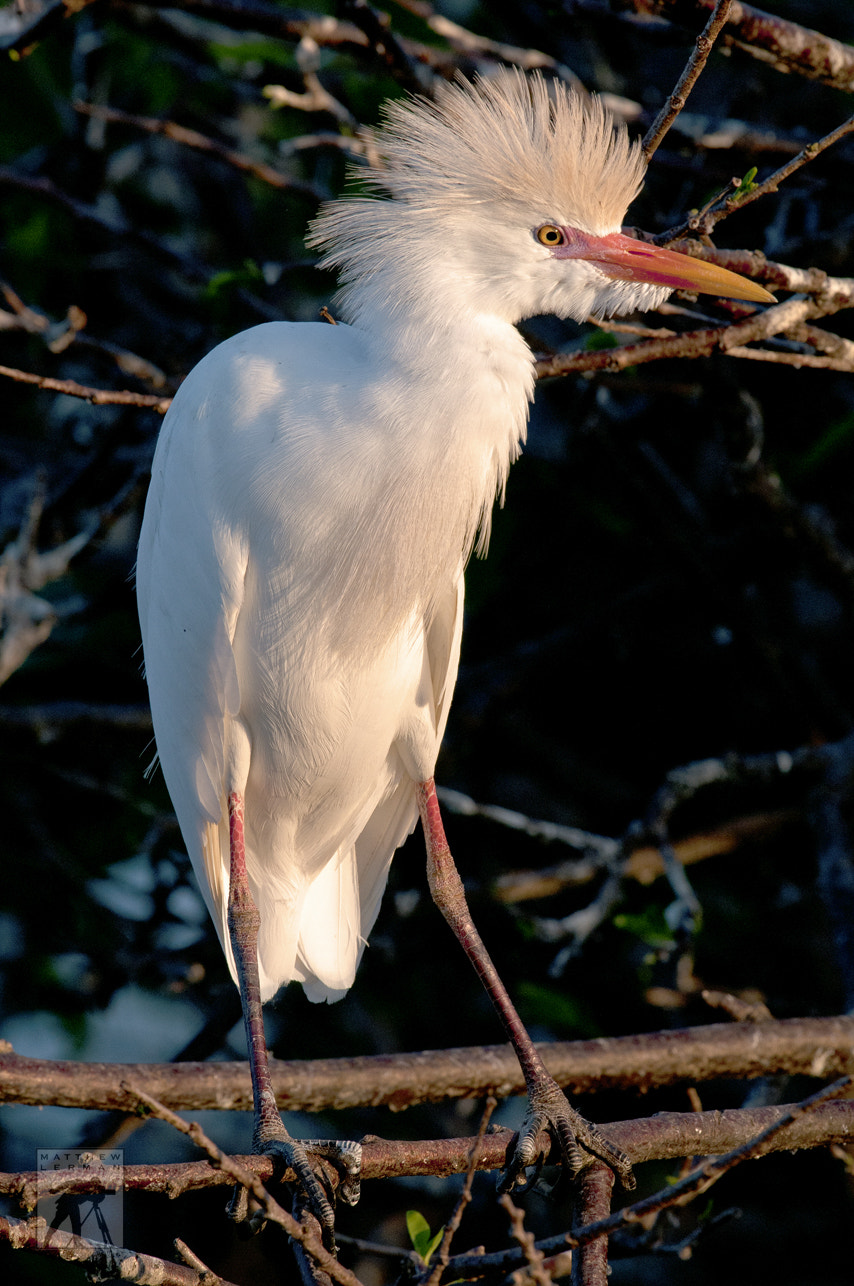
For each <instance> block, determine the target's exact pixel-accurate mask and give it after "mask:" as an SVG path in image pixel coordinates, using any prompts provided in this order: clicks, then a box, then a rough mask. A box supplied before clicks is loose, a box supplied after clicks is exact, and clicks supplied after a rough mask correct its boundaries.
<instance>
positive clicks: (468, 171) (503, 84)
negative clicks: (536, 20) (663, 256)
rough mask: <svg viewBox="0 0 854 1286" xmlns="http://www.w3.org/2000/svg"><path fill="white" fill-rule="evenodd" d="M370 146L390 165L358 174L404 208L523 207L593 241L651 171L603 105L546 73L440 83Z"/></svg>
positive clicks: (386, 118) (410, 103)
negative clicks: (577, 228)
mask: <svg viewBox="0 0 854 1286" xmlns="http://www.w3.org/2000/svg"><path fill="white" fill-rule="evenodd" d="M371 141H372V144H373V150H374V151H375V154H377V155H378V156H379V157H380V158H381V160H382V161H383V162H384V164H382V165H381V164H375V165H369V166H368V167H367V168H366V169H361V170H358V171H357V173H358V175H359V177H360V179H361V180H362V182H364V181H365V180H367V182H368V183H369V184H370V186H371V187H373V188H374V189H375V190H376V191H377V192H378V193H380V194H382V193H386V194H388V195H389V196H391V197H392V198H394V199H395V200H397V201H402V202H405V203H407V204H408V205H410V206H412V205H414V206H423V207H425V208H428V209H435V208H436V207H437V206H442V205H444V204H453V205H455V206H458V205H466V204H481V203H503V202H509V203H513V204H516V203H519V202H524V203H525V205H526V206H531V205H532V204H534V205H537V206H540V207H542V209H543V211H544V212H547V213H548V214H549V215H550V216H551V217H553V218H558V217H560V218H562V219H565V220H566V221H567V222H572V223H573V224H575V225H577V226H580V227H584V228H586V229H588V230H590V231H594V232H603V231H606V230H616V229H618V228H619V226H620V224H621V222H622V220H623V217H624V215H625V212H626V209H627V208H628V206H629V204H630V203H631V201H632V200H633V198H634V197H635V196H636V195H637V193H638V190H639V189H640V187H641V184H642V182H643V176H644V172H645V168H646V165H645V161H644V158H643V154H642V152H641V149H640V147H639V145H638V144H637V143H632V142H631V141H630V139H629V137H628V134H627V133H626V130H625V128H624V127H623V126H621V125H615V122H614V121H613V119H612V118H611V116H610V115H609V114H608V112H607V111H606V110H605V108H604V107H603V106H602V104H601V102H600V101H599V99H598V98H595V97H587V96H584V95H583V94H582V93H580V92H579V91H577V90H575V89H571V88H569V87H568V86H566V85H565V84H563V82H561V81H547V80H546V79H545V78H544V77H543V76H542V75H541V74H540V73H539V72H535V73H534V74H532V75H530V76H526V75H524V74H523V73H522V72H520V71H518V70H507V71H503V72H501V73H499V74H498V75H497V76H495V77H493V78H491V79H489V80H486V79H484V78H479V79H477V80H475V81H474V82H470V81H467V80H463V79H460V80H458V81H456V82H455V83H453V84H445V83H443V84H440V86H439V88H438V89H437V92H436V97H435V101H433V102H430V101H428V100H426V99H423V98H410V99H399V100H397V101H394V102H391V103H387V104H386V106H385V108H384V111H383V124H382V126H381V128H380V129H379V130H377V131H376V132H375V133H373V134H372V135H371ZM339 204H340V203H339ZM319 230H320V231H322V223H321V228H320V229H319Z"/></svg>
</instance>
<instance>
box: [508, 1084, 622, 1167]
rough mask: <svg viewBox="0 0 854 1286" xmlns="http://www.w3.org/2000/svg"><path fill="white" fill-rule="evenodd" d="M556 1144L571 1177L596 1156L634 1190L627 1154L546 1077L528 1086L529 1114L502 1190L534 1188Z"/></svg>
mask: <svg viewBox="0 0 854 1286" xmlns="http://www.w3.org/2000/svg"><path fill="white" fill-rule="evenodd" d="M553 1141H555V1142H557V1144H558V1147H559V1148H560V1152H561V1156H562V1157H563V1162H564V1165H565V1166H566V1169H567V1171H568V1172H569V1174H570V1176H571V1177H572V1178H574V1177H575V1176H576V1175H577V1174H579V1173H580V1172H581V1171H582V1170H583V1169H584V1168H585V1166H587V1165H589V1164H590V1158H592V1157H598V1158H599V1160H600V1161H604V1162H605V1164H606V1165H608V1166H610V1167H611V1169H612V1170H613V1171H614V1173H615V1174H616V1175H617V1177H618V1179H619V1180H620V1183H621V1184H622V1185H623V1187H624V1188H626V1189H627V1190H631V1189H632V1188H634V1186H635V1176H634V1174H633V1173H632V1163H631V1161H630V1160H629V1158H628V1157H627V1156H626V1154H625V1152H622V1151H621V1150H620V1148H618V1147H615V1145H614V1144H613V1143H611V1142H610V1140H609V1139H606V1138H605V1136H604V1134H601V1133H600V1131H599V1130H598V1129H597V1128H596V1126H595V1125H592V1124H591V1123H590V1122H589V1121H586V1120H585V1119H584V1117H583V1116H582V1115H581V1114H580V1112H576V1110H575V1108H573V1107H570V1105H569V1103H568V1102H567V1099H566V1095H565V1094H564V1092H563V1090H562V1089H561V1088H560V1086H559V1085H558V1083H557V1081H555V1080H553V1079H552V1077H551V1076H548V1075H546V1076H543V1077H540V1078H539V1079H538V1080H537V1081H536V1082H535V1083H534V1085H533V1086H530V1087H529V1091H528V1110H527V1112H526V1113H525V1119H524V1121H523V1122H522V1125H521V1128H520V1129H519V1132H518V1134H517V1135H516V1136H515V1138H514V1140H513V1143H511V1150H512V1153H511V1156H510V1160H509V1162H508V1163H507V1168H506V1170H505V1171H504V1175H503V1177H502V1179H501V1182H500V1184H499V1191H500V1192H513V1191H516V1192H524V1191H526V1190H527V1189H528V1188H530V1187H532V1186H533V1184H534V1183H535V1182H536V1180H537V1177H538V1175H539V1173H540V1170H541V1169H542V1166H543V1162H544V1161H545V1160H546V1157H547V1156H548V1154H549V1150H550V1148H551V1144H552V1142H553ZM585 1153H587V1154H588V1155H587V1156H586V1157H585V1155H584V1154H585ZM532 1168H533V1170H534V1173H533V1175H532V1176H531V1177H530V1178H529V1177H528V1171H529V1170H530V1169H532Z"/></svg>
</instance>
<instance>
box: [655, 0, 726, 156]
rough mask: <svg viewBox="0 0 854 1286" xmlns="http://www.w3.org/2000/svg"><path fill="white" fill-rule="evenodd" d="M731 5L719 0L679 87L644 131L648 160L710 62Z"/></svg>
mask: <svg viewBox="0 0 854 1286" xmlns="http://www.w3.org/2000/svg"><path fill="white" fill-rule="evenodd" d="M731 8H732V0H716V4H715V8H714V12H713V13H712V16H711V18H709V21H708V22H707V23H706V25H705V27H704V28H703V30H702V32H701V33H700V35H699V36H698V37H697V39H696V42H695V44H694V48H693V50H692V52H691V57H690V58H689V59H688V62H687V65H686V67H685V70H684V71H683V72H682V75H681V76H680V77H679V80H678V81H677V82H676V88H675V89H674V91H673V93H672V94H671V95H670V98H669V99H668V100H667V102H666V103H664V104H663V106H662V108H661V110H660V111H659V113H658V115H657V116H656V118H655V120H654V121H653V122H652V125H650V127H649V129H648V130H647V132H646V134H645V135H644V140H643V144H642V146H643V152H644V156H645V157H646V158H647V160H649V158H650V157H651V156H652V155H653V154H654V152H655V150H656V148H657V147H658V146H659V144H660V143H661V141H662V139H663V138H664V136H665V134H666V133H667V131H668V130H669V129H670V126H671V125H672V124H673V122H674V121H675V120H676V117H677V116H678V115H679V113H680V112H681V111H682V108H683V107H684V106H685V103H686V101H687V99H688V95H689V94H690V93H691V90H692V89H693V88H694V86H695V85H696V83H697V80H698V79H699V76H700V73H701V72H702V70H703V68H704V67H705V65H706V63H707V62H708V58H709V54H710V53H711V52H712V48H713V46H714V43H715V40H716V39H717V37H718V35H719V33H720V31H721V28H722V27H723V26H724V23H725V22H726V21H727V18H728V17H729V11H730V9H731Z"/></svg>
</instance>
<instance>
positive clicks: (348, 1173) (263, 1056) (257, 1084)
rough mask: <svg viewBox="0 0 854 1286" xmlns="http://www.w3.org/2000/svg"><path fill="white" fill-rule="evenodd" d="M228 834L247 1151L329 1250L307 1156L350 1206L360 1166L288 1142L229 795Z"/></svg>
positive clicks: (234, 806)
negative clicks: (273, 1172) (293, 1195)
mask: <svg viewBox="0 0 854 1286" xmlns="http://www.w3.org/2000/svg"><path fill="white" fill-rule="evenodd" d="M228 834H229V851H230V871H229V887H228V932H229V935H230V937H231V947H232V951H233V952H234V962H235V965H236V968H237V978H238V984H239V987H240V1001H241V1005H242V1007H243V1023H244V1026H245V1028H246V1043H247V1045H248V1048H249V1069H250V1073H251V1076H252V1100H253V1105H254V1113H255V1125H254V1130H253V1135H252V1146H253V1150H254V1151H255V1152H256V1153H259V1154H262V1155H265V1156H272V1157H274V1158H275V1159H277V1160H278V1161H279V1162H280V1163H281V1164H282V1166H283V1168H284V1166H290V1167H291V1169H293V1170H294V1172H295V1173H296V1175H297V1179H298V1181H299V1183H300V1185H301V1187H302V1190H303V1192H304V1193H305V1196H306V1197H307V1199H308V1203H309V1205H310V1207H311V1209H312V1210H313V1212H314V1214H315V1215H316V1217H317V1219H318V1220H319V1222H320V1224H321V1226H322V1228H323V1229H324V1234H325V1236H326V1237H327V1239H328V1240H329V1241H330V1242H331V1243H332V1245H333V1246H334V1240H333V1225H334V1214H333V1210H332V1206H331V1204H330V1202H329V1199H328V1197H327V1195H326V1193H325V1192H324V1190H323V1187H322V1185H321V1184H320V1182H319V1180H318V1178H317V1175H316V1174H315V1172H314V1170H313V1169H312V1166H311V1162H310V1161H309V1158H308V1153H309V1152H312V1153H313V1154H315V1155H318V1156H322V1157H326V1158H327V1159H329V1160H334V1161H335V1162H336V1163H337V1165H338V1166H339V1168H343V1171H344V1177H343V1180H342V1184H341V1193H342V1196H343V1197H344V1198H345V1200H347V1201H348V1202H349V1203H350V1204H353V1203H354V1200H358V1173H359V1168H360V1165H361V1148H360V1147H359V1145H358V1144H353V1143H344V1144H338V1143H328V1144H327V1143H325V1142H321V1141H314V1140H312V1141H311V1142H309V1143H308V1144H303V1143H300V1142H298V1141H297V1140H296V1139H292V1138H291V1136H290V1135H289V1134H288V1132H287V1130H286V1129H285V1126H284V1123H283V1121H282V1118H281V1116H280V1115H279V1109H278V1108H277V1106H276V1095H275V1093H274V1092H273V1083H272V1080H271V1078H270V1065H269V1060H268V1057H267V1042H266V1040H265V1038H264V1017H263V1014H262V1011H261V984H260V980H259V977H258V928H259V925H260V922H261V917H260V915H259V913H258V908H257V907H256V905H255V903H254V901H253V900H252V893H251V891H250V889H249V880H248V878H247V874H246V844H245V838H244V829H243V796H242V795H241V794H238V793H237V792H236V791H232V793H231V794H229V796H228ZM232 1210H233V1212H234V1214H235V1217H245V1210H243V1209H241V1210H240V1211H239V1213H238V1209H237V1205H236V1203H233V1204H232Z"/></svg>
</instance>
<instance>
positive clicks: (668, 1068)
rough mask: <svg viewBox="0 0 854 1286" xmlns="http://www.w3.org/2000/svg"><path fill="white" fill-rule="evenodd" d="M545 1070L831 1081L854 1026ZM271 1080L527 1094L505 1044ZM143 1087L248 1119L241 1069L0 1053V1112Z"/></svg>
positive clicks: (612, 1041) (750, 1036) (78, 1103)
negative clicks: (3, 1106) (130, 1084)
mask: <svg viewBox="0 0 854 1286" xmlns="http://www.w3.org/2000/svg"><path fill="white" fill-rule="evenodd" d="M537 1048H538V1049H539V1051H540V1054H541V1055H542V1057H543V1059H544V1061H545V1062H546V1064H547V1066H548V1069H549V1071H550V1072H551V1074H552V1075H553V1076H554V1077H555V1079H556V1080H557V1081H558V1082H559V1084H560V1085H561V1086H563V1087H564V1088H565V1089H567V1090H568V1091H569V1092H571V1093H572V1094H589V1093H595V1092H597V1091H605V1090H610V1089H614V1088H617V1087H622V1088H626V1087H631V1088H637V1089H641V1090H648V1089H651V1088H653V1087H654V1086H663V1085H676V1084H680V1083H684V1082H685V1081H686V1080H691V1081H696V1082H700V1081H705V1080H714V1079H718V1078H731V1077H738V1078H748V1079H750V1078H754V1077H758V1076H770V1075H774V1074H776V1073H780V1072H786V1073H789V1074H802V1075H807V1076H820V1077H826V1076H838V1075H841V1074H843V1073H846V1072H854V1017H844V1016H840V1017H835V1018H789V1019H784V1020H780V1021H775V1022H773V1023H766V1024H763V1025H762V1027H761V1029H755V1028H754V1029H751V1030H750V1031H748V1030H747V1029H746V1028H744V1027H743V1026H741V1025H734V1026H733V1025H730V1024H720V1023H718V1024H711V1025H708V1026H701V1027H692V1028H686V1029H683V1030H678V1031H661V1032H652V1033H647V1034H644V1035H638V1036H618V1037H610V1038H607V1039H605V1038H600V1039H597V1040H589V1041H585V1040H581V1041H556V1042H554V1043H549V1044H540V1045H538V1046H537ZM270 1070H271V1074H272V1077H273V1087H274V1089H275V1092H276V1097H277V1101H278V1103H279V1105H280V1107H282V1108H283V1109H284V1110H286V1111H307V1112H318V1111H322V1110H325V1109H327V1108H333V1109H336V1110H337V1109H342V1108H347V1107H358V1106H366V1105H372V1106H389V1107H392V1108H394V1109H397V1110H400V1109H402V1108H404V1107H407V1106H411V1105H413V1104H415V1103H423V1102H437V1101H439V1100H441V1099H445V1098H466V1097H468V1098H475V1097H476V1098H481V1097H483V1096H485V1095H486V1094H488V1093H490V1092H492V1093H494V1094H495V1095H496V1097H499V1098H506V1097H509V1096H510V1095H513V1094H519V1093H521V1092H522V1089H523V1082H522V1077H521V1074H520V1071H519V1067H518V1065H517V1063H516V1061H515V1059H514V1058H513V1056H512V1053H511V1051H510V1050H509V1048H508V1047H507V1046H506V1045H486V1046H480V1047H475V1048H462V1049H447V1050H439V1051H425V1052H423V1053H421V1052H419V1053H410V1054H395V1055H384V1056H383V1057H381V1058H380V1057H370V1056H364V1057H359V1058H338V1059H317V1060H314V1061H312V1062H296V1061H294V1062H284V1061H282V1060H281V1059H272V1060H271V1062H270ZM124 1079H127V1080H132V1081H134V1082H136V1083H140V1084H144V1085H145V1086H146V1087H147V1090H148V1092H149V1093H150V1094H151V1095H152V1097H154V1098H156V1099H157V1100H158V1101H159V1102H161V1103H163V1104H164V1105H166V1106H167V1107H169V1108H171V1109H172V1110H173V1111H178V1112H185V1111H202V1110H205V1109H215V1110H220V1111H240V1112H245V1111H247V1110H249V1108H250V1107H251V1093H250V1085H249V1072H248V1065H247V1064H246V1063H221V1062H215V1063H150V1064H149V1063H76V1062H71V1061H67V1062H63V1061H52V1060H47V1059H35V1058H27V1057H26V1056H24V1055H21V1054H15V1053H13V1052H12V1051H11V1050H6V1051H4V1052H0V1102H5V1103H29V1104H35V1105H43V1104H49V1103H53V1104H56V1105H57V1106H60V1107H85V1108H97V1109H100V1110H107V1109H110V1110H113V1109H115V1110H118V1111H124V1112H128V1111H132V1110H133V1099H132V1098H131V1097H129V1096H128V1094H127V1093H126V1092H125V1091H123V1090H122V1089H121V1082H122V1080H124Z"/></svg>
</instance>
